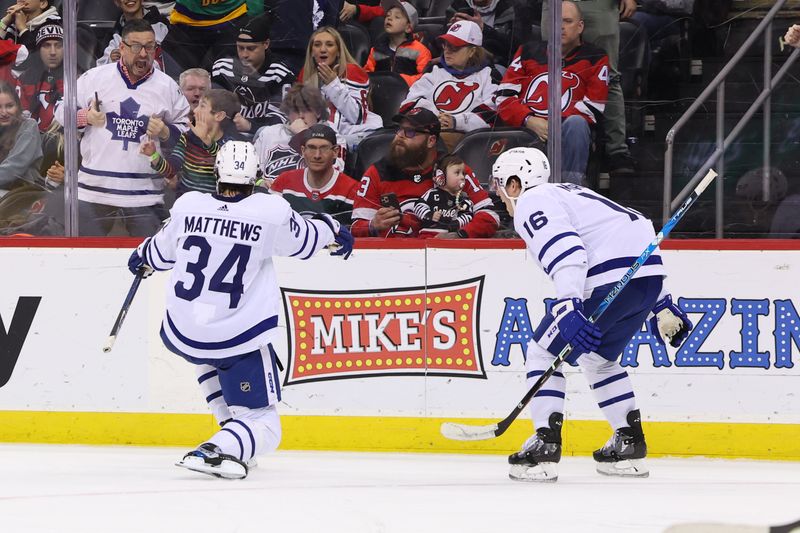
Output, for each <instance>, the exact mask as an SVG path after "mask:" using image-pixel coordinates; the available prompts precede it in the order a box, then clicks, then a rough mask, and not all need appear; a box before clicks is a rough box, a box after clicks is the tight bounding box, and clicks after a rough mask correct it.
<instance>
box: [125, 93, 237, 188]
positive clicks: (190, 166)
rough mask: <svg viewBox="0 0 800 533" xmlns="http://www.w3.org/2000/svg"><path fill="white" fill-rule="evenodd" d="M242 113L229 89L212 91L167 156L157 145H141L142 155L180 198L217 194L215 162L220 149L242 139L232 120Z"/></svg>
mask: <svg viewBox="0 0 800 533" xmlns="http://www.w3.org/2000/svg"><path fill="white" fill-rule="evenodd" d="M238 112H239V99H238V98H236V95H235V94H233V93H232V92H230V91H226V90H225V89H211V90H210V91H208V94H206V95H205V96H203V97H202V98H201V99H200V103H199V104H198V105H197V108H196V109H195V113H194V116H195V121H194V125H193V126H191V127H190V128H189V129H188V130H187V131H185V132H183V133H182V134H181V137H180V139H178V144H176V145H175V148H173V149H172V151H171V152H170V153H169V154H167V155H162V154H160V153H158V152H157V151H156V143H155V142H154V141H152V140H147V141H144V142H143V143H141V145H140V147H139V152H140V153H141V154H142V155H145V156H147V157H149V158H150V167H151V168H152V169H153V170H155V171H156V172H158V173H159V174H161V175H162V176H164V179H165V180H166V181H167V185H168V186H169V187H170V188H172V189H176V191H177V194H176V196H180V195H182V194H183V193H185V192H188V191H200V192H210V193H213V192H216V191H217V179H216V176H215V175H214V161H215V160H216V158H217V152H218V151H219V149H220V147H221V146H222V145H223V144H225V143H226V142H228V141H231V140H234V141H236V140H241V137H240V136H239V134H238V132H237V131H236V126H235V125H234V124H233V119H232V117H233V116H235V115H236V113H238Z"/></svg>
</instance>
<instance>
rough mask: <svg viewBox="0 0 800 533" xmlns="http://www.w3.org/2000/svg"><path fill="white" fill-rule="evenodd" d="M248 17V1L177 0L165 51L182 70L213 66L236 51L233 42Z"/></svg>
mask: <svg viewBox="0 0 800 533" xmlns="http://www.w3.org/2000/svg"><path fill="white" fill-rule="evenodd" d="M246 20H247V2H246V0H216V1H212V2H209V1H207V0H202V1H200V0H176V2H175V9H173V11H172V14H171V15H170V17H169V22H170V25H171V27H170V30H169V33H168V34H167V38H166V39H164V42H163V43H162V45H163V47H164V51H165V52H167V53H168V54H169V55H170V56H172V58H173V59H174V60H175V61H177V62H178V65H180V68H181V70H185V69H187V68H192V67H202V68H204V69H206V70H211V68H210V67H211V65H212V64H213V63H214V61H216V60H217V59H219V58H220V57H225V56H227V57H232V56H234V55H235V54H236V48H235V46H234V43H235V42H236V36H237V35H238V34H239V28H241V27H242V26H244V24H245V21H246Z"/></svg>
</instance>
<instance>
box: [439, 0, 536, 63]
mask: <svg viewBox="0 0 800 533" xmlns="http://www.w3.org/2000/svg"><path fill="white" fill-rule="evenodd" d="M538 14H539V10H537V9H536V8H535V6H534V5H533V2H532V1H530V0H455V1H454V2H453V3H452V5H451V6H450V7H449V8H448V10H447V17H448V18H449V19H450V23H451V24H453V23H456V22H458V21H470V22H474V23H475V24H477V25H478V27H479V28H480V31H481V32H482V33H483V46H484V47H485V48H486V49H487V50H488V51H489V52H491V54H492V55H493V56H494V59H495V61H497V63H498V64H500V65H508V63H509V62H510V60H511V58H512V56H513V54H514V51H515V50H516V49H517V48H519V46H520V45H522V44H523V43H526V42H528V40H529V39H530V36H531V26H532V25H533V24H534V22H535V21H536V20H537V18H536V17H537V16H538Z"/></svg>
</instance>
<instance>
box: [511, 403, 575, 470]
mask: <svg viewBox="0 0 800 533" xmlns="http://www.w3.org/2000/svg"><path fill="white" fill-rule="evenodd" d="M549 423H550V427H542V428H538V429H537V430H536V433H535V434H534V435H533V436H532V437H531V438H529V439H528V440H527V441H525V444H524V445H523V446H522V451H519V452H517V453H514V454H511V455H509V456H508V464H510V465H511V468H510V469H509V471H508V477H510V478H511V479H514V480H516V481H539V482H545V483H552V482H554V481H556V480H558V471H557V469H556V463H558V462H559V461H560V460H561V425H562V424H563V423H564V415H563V414H561V413H553V414H551V415H550V420H549Z"/></svg>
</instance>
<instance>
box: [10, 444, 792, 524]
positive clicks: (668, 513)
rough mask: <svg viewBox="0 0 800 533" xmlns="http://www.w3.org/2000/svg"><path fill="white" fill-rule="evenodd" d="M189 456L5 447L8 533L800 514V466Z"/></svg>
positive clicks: (776, 519) (749, 520)
mask: <svg viewBox="0 0 800 533" xmlns="http://www.w3.org/2000/svg"><path fill="white" fill-rule="evenodd" d="M185 451H186V450H183V449H176V448H138V447H88V446H55V445H53V446H48V445H8V444H7V445H0V461H1V462H0V464H2V467H1V468H0V532H2V533H18V532H20V533H21V532H24V533H28V532H48V533H51V532H52V533H56V532H57V533H72V532H75V533H78V532H79V533H94V532H102V533H128V532H136V533H151V532H174V533H183V532H192V533H194V532H209V533H229V532H230V533H233V532H236V533H248V532H258V533H294V532H303V533H305V532H310V533H311V532H313V533H316V532H320V533H322V532H324V533H339V532H347V533H362V532H363V533H373V532H374V533H394V532H402V533H412V532H414V533H419V532H423V533H424V532H436V533H449V532H454V533H466V532H476V533H478V532H480V533H512V532H514V533H516V532H533V531H536V532H551V531H552V532H557V533H567V532H581V533H584V532H615V533H616V532H636V533H648V532H661V531H663V530H664V529H665V528H666V527H667V526H669V525H672V524H676V523H683V522H698V521H699V522H731V523H740V524H749V525H767V524H782V523H787V522H791V521H794V520H797V519H798V518H800V463H791V462H761V461H742V460H737V461H723V460H712V459H649V460H648V461H649V463H648V464H649V466H650V470H651V475H650V478H648V479H617V478H608V477H603V476H600V475H598V474H597V473H595V471H594V465H593V462H592V461H591V459H590V458H587V457H565V458H564V459H563V460H562V462H561V464H560V467H559V476H560V478H559V481H558V482H557V483H555V484H524V483H518V482H514V481H510V480H509V479H508V478H507V465H506V464H505V457H504V456H497V455H491V456H487V455H444V454H399V453H334V452H283V451H281V452H278V453H275V454H272V455H268V456H264V457H262V458H260V461H259V463H260V464H259V467H258V468H256V469H254V470H252V471H251V473H250V475H249V476H248V478H247V479H245V480H238V481H226V480H219V479H215V478H211V477H208V476H204V475H202V474H196V473H193V472H189V471H186V470H183V469H180V468H178V467H176V466H173V463H174V462H175V460H177V459H179V458H180V457H182V455H183V453H184V452H185Z"/></svg>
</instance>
